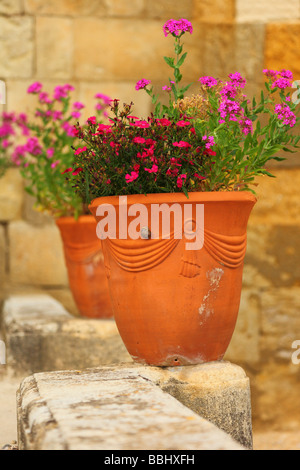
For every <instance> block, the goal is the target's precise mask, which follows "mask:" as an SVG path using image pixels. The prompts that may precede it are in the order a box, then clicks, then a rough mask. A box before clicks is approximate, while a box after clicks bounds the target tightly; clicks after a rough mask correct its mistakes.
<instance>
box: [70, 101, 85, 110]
mask: <svg viewBox="0 0 300 470" xmlns="http://www.w3.org/2000/svg"><path fill="white" fill-rule="evenodd" d="M83 108H85V106H84V104H83V103H80V101H75V103H74V104H73V109H76V110H77V111H80V110H81V109H83Z"/></svg>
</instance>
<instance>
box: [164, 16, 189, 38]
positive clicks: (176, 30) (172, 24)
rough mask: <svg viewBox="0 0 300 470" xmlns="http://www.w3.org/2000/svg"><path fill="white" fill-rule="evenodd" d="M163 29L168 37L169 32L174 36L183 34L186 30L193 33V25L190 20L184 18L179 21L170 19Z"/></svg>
mask: <svg viewBox="0 0 300 470" xmlns="http://www.w3.org/2000/svg"><path fill="white" fill-rule="evenodd" d="M163 31H164V35H165V37H167V36H168V34H172V36H181V35H182V34H184V33H185V32H188V33H190V34H192V32H193V26H192V23H191V22H190V21H188V20H185V19H184V18H182V19H181V20H178V21H176V20H169V21H167V22H166V23H165V24H164V26H163Z"/></svg>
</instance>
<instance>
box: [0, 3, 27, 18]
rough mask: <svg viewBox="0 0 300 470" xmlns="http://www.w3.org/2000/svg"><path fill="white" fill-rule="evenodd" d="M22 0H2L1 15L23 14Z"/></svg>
mask: <svg viewBox="0 0 300 470" xmlns="http://www.w3.org/2000/svg"><path fill="white" fill-rule="evenodd" d="M22 3H23V2H22V0H1V2H0V14H1V15H19V14H20V13H23V4H22Z"/></svg>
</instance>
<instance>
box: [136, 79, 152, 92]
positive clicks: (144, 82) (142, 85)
mask: <svg viewBox="0 0 300 470" xmlns="http://www.w3.org/2000/svg"><path fill="white" fill-rule="evenodd" d="M150 83H151V81H150V80H146V79H145V78H142V80H139V81H138V82H137V83H136V85H135V89H136V90H142V89H143V88H146V86H147V85H149V84H150Z"/></svg>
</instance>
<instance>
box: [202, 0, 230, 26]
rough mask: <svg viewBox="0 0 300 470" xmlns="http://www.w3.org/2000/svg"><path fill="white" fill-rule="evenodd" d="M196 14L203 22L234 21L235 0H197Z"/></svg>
mask: <svg viewBox="0 0 300 470" xmlns="http://www.w3.org/2000/svg"><path fill="white" fill-rule="evenodd" d="M194 5H195V6H194V15H195V17H196V18H197V21H198V22H199V21H201V22H203V23H220V24H222V23H233V22H234V20H235V0H196V1H194Z"/></svg>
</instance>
